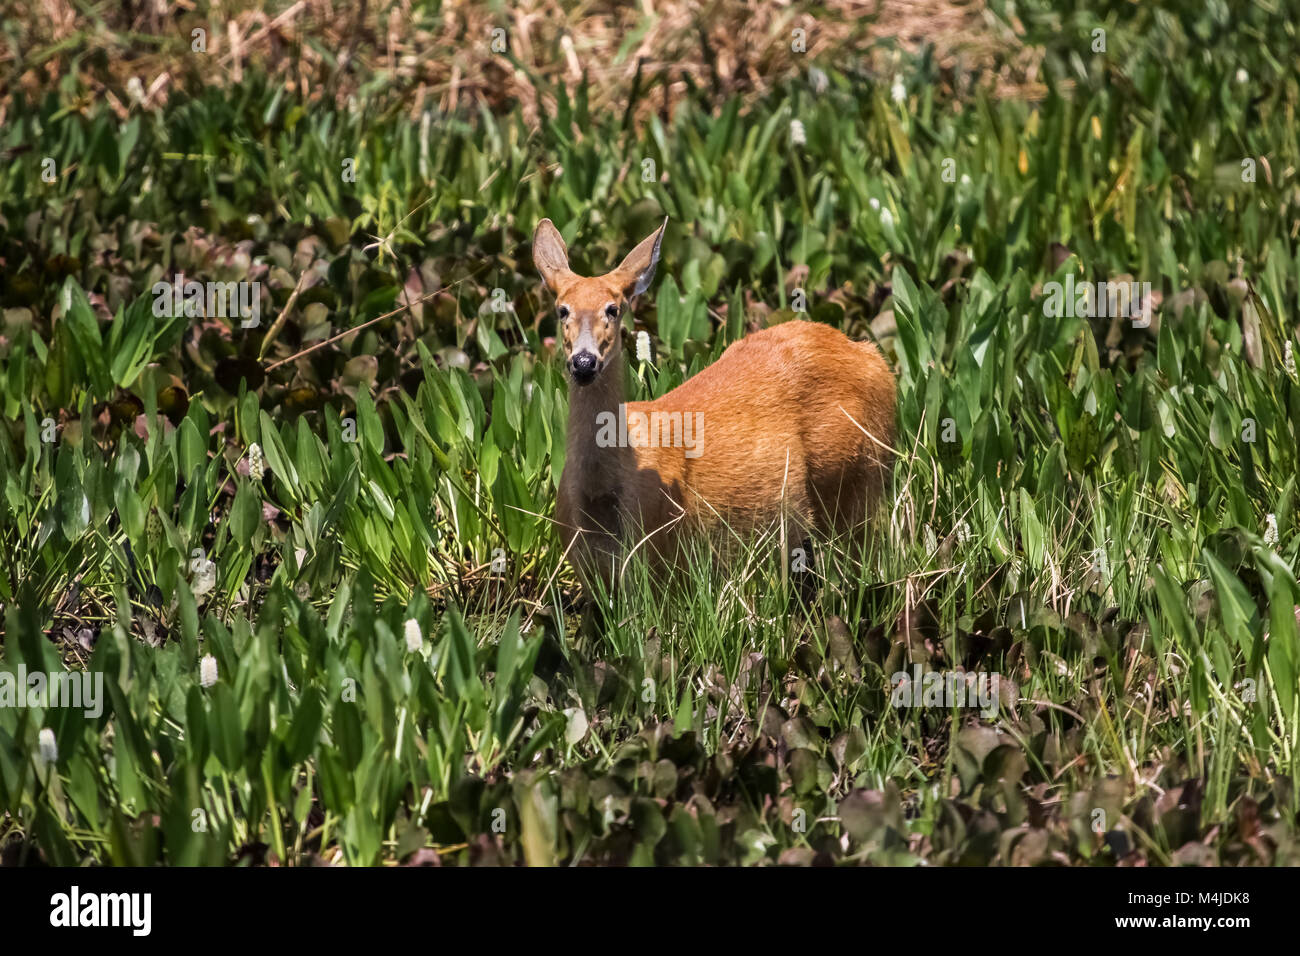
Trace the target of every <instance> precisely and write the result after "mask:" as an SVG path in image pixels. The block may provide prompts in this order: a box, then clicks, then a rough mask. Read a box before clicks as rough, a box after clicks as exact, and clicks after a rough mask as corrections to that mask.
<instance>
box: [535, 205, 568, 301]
mask: <svg viewBox="0 0 1300 956" xmlns="http://www.w3.org/2000/svg"><path fill="white" fill-rule="evenodd" d="M533 264H534V265H535V266H537V271H538V272H540V273H541V274H542V281H543V282H545V283H546V288H548V289H550V290H551V291H552V292H559V291H560V289H559V286H560V282H561V280H563V279H564V278H565V277H567V276H571V275H573V271H572V270H571V269H570V268H569V250H568V248H567V247H566V246H565V245H564V238H563V237H562V236H561V235H560V230H558V229H556V228H555V223H553V222H551V220H549V219H543V220H542V221H541V222H539V223H538V224H537V230H536V231H535V232H534V233H533Z"/></svg>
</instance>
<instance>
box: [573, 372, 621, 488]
mask: <svg viewBox="0 0 1300 956" xmlns="http://www.w3.org/2000/svg"><path fill="white" fill-rule="evenodd" d="M623 364H624V362H623V352H622V350H621V349H615V350H614V355H613V356H612V357H611V358H610V361H609V364H608V365H607V366H606V367H605V368H604V369H602V370H601V373H600V375H599V376H597V378H596V380H595V381H594V382H592V383H591V384H590V385H573V384H570V386H569V431H568V439H567V444H566V452H565V457H566V460H565V465H564V467H565V470H566V471H568V470H570V469H572V470H573V472H574V474H576V475H578V476H580V478H579V480H580V485H581V489H580V490H581V493H582V497H584V498H585V499H587V500H588V501H591V502H595V501H600V500H601V499H608V498H609V497H610V496H613V498H614V499H617V497H618V494H619V492H620V491H621V490H622V488H623V486H624V485H625V483H626V479H627V477H628V475H629V474H630V472H631V471H633V470H635V467H636V464H635V459H634V457H633V455H634V452H633V449H631V448H630V447H627V442H626V441H622V440H620V436H625V435H626V425H625V424H623V423H624V422H625V421H626V419H625V418H624V417H623V416H624V415H626V408H625V407H624V406H625V403H626V402H627V396H626V392H625V390H624V386H623ZM611 438H612V439H613V440H611Z"/></svg>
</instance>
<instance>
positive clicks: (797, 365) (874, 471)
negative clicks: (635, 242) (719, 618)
mask: <svg viewBox="0 0 1300 956" xmlns="http://www.w3.org/2000/svg"><path fill="white" fill-rule="evenodd" d="M661 232H662V230H661V231H660V233H656V234H655V235H654V236H651V237H649V239H647V240H646V241H645V242H643V243H642V244H641V245H640V246H638V247H637V249H636V250H634V251H633V253H632V254H631V255H629V256H628V258H627V259H626V260H624V262H623V264H622V265H620V266H619V268H618V269H615V270H614V271H613V272H611V273H608V274H607V275H605V276H599V277H595V278H591V279H586V278H581V277H578V276H576V275H574V274H573V273H572V272H570V271H568V261H567V250H565V249H564V247H563V243H562V241H560V240H559V234H558V232H555V231H554V227H553V226H551V225H550V222H549V221H548V220H544V221H543V223H542V224H540V225H539V226H538V233H537V236H536V237H535V240H534V257H535V259H536V260H537V263H538V267H539V269H540V270H541V271H542V274H543V277H544V278H546V280H547V284H548V285H549V286H550V287H551V288H552V290H553V291H555V292H556V294H557V302H558V304H559V305H562V306H565V307H566V311H567V314H568V317H567V319H565V320H563V322H562V328H563V341H564V345H565V358H566V360H569V359H571V358H572V354H573V350H574V347H575V343H577V342H578V340H579V339H581V340H582V342H583V343H585V346H587V347H590V346H591V343H592V342H593V341H594V342H595V343H597V344H596V348H598V350H599V359H600V366H599V372H598V373H597V375H596V377H595V379H594V380H593V381H591V382H590V384H587V385H578V384H572V385H571V386H570V389H569V432H568V443H567V453H566V461H565V465H564V473H563V475H562V477H561V479H560V489H559V499H558V503H557V508H556V520H557V522H558V524H559V526H560V529H561V534H562V537H563V539H564V542H565V545H566V548H569V549H570V551H569V554H570V559H571V560H572V561H573V563H574V565H575V567H577V568H578V570H579V573H580V574H581V575H582V576H583V578H584V580H586V581H587V582H588V584H590V583H591V582H592V581H593V579H594V578H595V577H596V576H599V577H600V578H602V579H603V580H604V581H605V583H606V584H607V585H608V584H610V583H612V581H613V580H614V578H615V576H616V575H617V573H618V571H619V570H620V567H621V564H622V561H623V558H624V557H625V556H626V554H627V553H628V549H629V547H631V546H633V545H636V544H638V543H641V542H643V540H644V546H645V547H646V548H647V550H648V552H649V554H651V555H652V556H653V557H656V558H658V559H659V560H660V561H661V562H662V561H664V560H665V559H667V560H671V556H672V554H673V553H674V549H675V545H676V543H677V541H678V540H679V538H680V536H681V535H682V534H683V533H698V532H700V531H705V530H708V529H711V528H717V527H719V525H720V523H722V522H725V523H726V525H727V526H729V527H730V528H731V529H733V530H735V531H737V532H739V533H741V534H744V533H746V532H748V531H752V530H754V529H758V528H762V527H764V526H766V525H768V524H769V523H771V522H772V521H774V520H776V519H778V518H780V517H782V516H784V517H786V518H787V519H790V520H792V521H793V522H795V523H796V524H797V525H798V526H799V527H800V528H801V529H804V530H808V531H814V530H815V531H817V532H819V533H821V534H826V535H828V534H833V533H838V532H844V531H848V530H850V529H852V528H854V527H856V526H858V525H860V524H861V523H862V522H863V521H864V520H865V519H866V517H867V516H868V512H869V508H870V507H871V505H872V504H874V502H876V501H877V500H879V498H880V495H881V493H882V491H883V489H884V487H885V485H886V484H887V482H888V478H889V472H890V468H891V465H892V459H893V452H892V449H893V443H894V415H895V402H896V397H895V396H896V388H895V383H894V377H893V374H892V373H891V372H890V369H889V366H888V365H887V364H886V362H885V360H884V358H883V357H882V356H881V354H880V351H879V350H878V349H877V348H876V347H875V345H873V344H872V343H869V342H854V341H852V340H850V339H849V338H848V337H847V336H845V335H844V333H842V332H840V331H839V330H838V329H834V328H831V327H830V326H827V325H822V324H819V323H816V322H800V321H795V322H786V323H783V324H781V325H777V326H773V327H772V328H768V329H763V330H762V331H759V332H755V333H753V334H751V335H749V336H746V337H745V338H744V339H741V340H740V341H738V342H735V343H733V344H732V345H731V346H730V347H729V348H727V350H726V351H724V352H723V353H722V355H721V356H720V357H719V359H718V360H717V361H716V362H714V363H713V365H711V366H709V367H708V368H706V369H704V370H703V371H701V372H700V373H699V374H698V375H696V376H694V377H693V378H691V379H689V380H688V381H686V382H684V383H683V384H682V385H680V386H678V387H677V388H675V389H673V390H672V391H671V392H669V393H668V394H666V395H664V396H662V397H660V398H658V399H655V400H654V401H650V402H631V403H628V404H627V407H626V414H627V417H628V418H629V419H631V420H633V421H635V418H636V413H638V412H640V413H644V414H645V415H646V416H647V417H649V416H650V415H652V414H654V413H664V414H672V413H678V414H680V415H682V416H686V415H691V416H696V413H700V414H701V415H702V421H701V425H702V431H701V434H700V435H699V436H696V437H697V438H698V444H697V445H696V446H695V448H694V449H691V448H687V447H683V445H682V443H680V442H677V443H669V444H668V445H652V446H648V447H647V446H636V445H632V444H631V443H629V446H624V447H620V446H618V445H615V446H614V447H606V446H607V444H608V443H607V442H606V443H602V442H598V441H597V436H598V434H600V426H601V424H602V422H607V421H609V418H608V417H605V416H602V415H601V413H603V412H604V413H609V414H610V416H615V417H616V416H617V415H618V408H619V405H620V404H622V403H623V402H624V401H625V399H624V384H623V379H624V367H623V366H624V362H623V349H622V344H621V341H620V336H619V334H618V330H619V323H618V322H617V321H607V320H606V319H607V316H606V315H605V313H604V310H605V309H606V308H608V306H609V305H610V304H614V305H616V306H617V307H618V310H619V312H620V314H621V312H622V310H623V309H624V308H625V307H626V304H627V300H628V298H630V297H631V296H630V293H634V292H635V285H636V283H637V282H638V281H640V282H641V283H642V287H644V284H648V279H647V278H646V276H647V273H648V274H649V275H651V276H652V275H653V270H654V264H655V260H656V259H657V254H658V243H657V239H658V237H659V236H660V234H661ZM552 233H553V235H552ZM652 240H655V241H654V242H652ZM557 244H558V245H557ZM539 247H540V249H539ZM584 332H585V333H586V334H585V335H584V334H583V333H584ZM692 420H693V421H697V420H700V419H698V418H693V419H692ZM606 434H608V433H606ZM678 434H679V435H680V433H678ZM688 452H691V454H688ZM696 453H698V454H696Z"/></svg>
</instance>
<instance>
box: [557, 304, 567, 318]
mask: <svg viewBox="0 0 1300 956" xmlns="http://www.w3.org/2000/svg"><path fill="white" fill-rule="evenodd" d="M558 314H559V316H560V318H562V319H567V318H568V317H569V307H568V306H567V305H562V306H560V308H559V310H558Z"/></svg>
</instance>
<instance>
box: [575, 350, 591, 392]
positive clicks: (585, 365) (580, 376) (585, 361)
mask: <svg viewBox="0 0 1300 956" xmlns="http://www.w3.org/2000/svg"><path fill="white" fill-rule="evenodd" d="M569 372H570V373H572V375H573V380H574V381H575V382H577V383H578V384H579V385H586V384H587V383H588V382H590V381H591V380H592V379H593V378H595V377H596V355H595V353H593V352H579V353H578V354H577V355H575V356H574V357H573V358H571V359H569Z"/></svg>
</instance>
